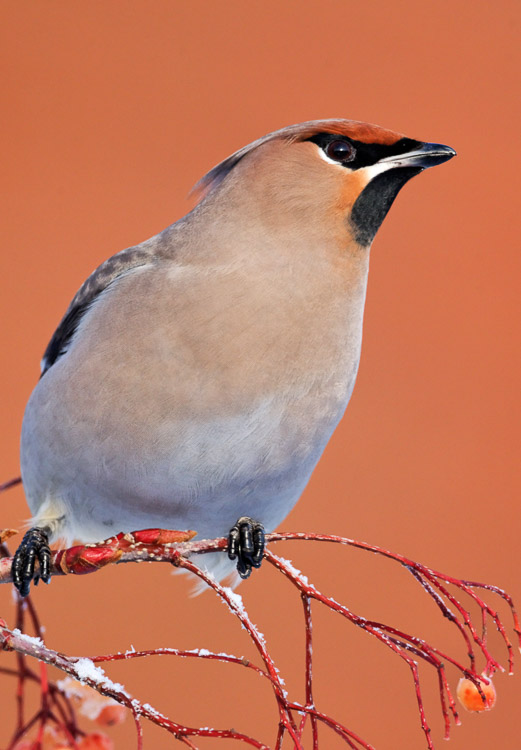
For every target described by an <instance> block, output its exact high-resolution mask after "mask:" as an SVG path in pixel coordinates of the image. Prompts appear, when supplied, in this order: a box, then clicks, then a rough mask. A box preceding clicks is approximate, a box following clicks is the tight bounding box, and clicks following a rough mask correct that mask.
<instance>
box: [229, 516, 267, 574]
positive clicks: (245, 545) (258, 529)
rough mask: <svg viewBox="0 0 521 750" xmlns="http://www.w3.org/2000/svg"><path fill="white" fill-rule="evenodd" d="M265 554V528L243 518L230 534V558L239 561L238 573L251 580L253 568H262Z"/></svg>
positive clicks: (249, 519) (256, 522)
mask: <svg viewBox="0 0 521 750" xmlns="http://www.w3.org/2000/svg"><path fill="white" fill-rule="evenodd" d="M263 554H264V526H263V525H262V524H261V523H259V522H258V521H254V520H253V518H248V517H247V516H242V517H241V518H239V520H238V521H237V523H236V524H235V526H232V528H231V529H230V533H229V534H228V557H229V558H230V560H235V559H237V572H238V573H239V575H240V577H241V578H249V576H250V574H251V569H252V568H260V566H261V562H262V556H263Z"/></svg>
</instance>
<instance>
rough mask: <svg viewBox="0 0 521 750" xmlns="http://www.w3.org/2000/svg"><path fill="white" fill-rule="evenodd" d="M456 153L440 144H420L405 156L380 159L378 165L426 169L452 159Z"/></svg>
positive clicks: (398, 155)
mask: <svg viewBox="0 0 521 750" xmlns="http://www.w3.org/2000/svg"><path fill="white" fill-rule="evenodd" d="M453 156H456V152H455V151H454V149H453V148H451V147H450V146H443V145H442V144H441V143H422V144H420V145H419V146H418V147H416V148H414V149H413V150H412V151H409V152H407V153H405V154H396V155H395V156H388V157H386V158H385V159H380V161H379V163H380V164H385V163H388V164H389V166H392V167H418V168H419V169H427V168H428V167H435V166H437V165H438V164H443V162H445V161H448V160H449V159H452V157H453Z"/></svg>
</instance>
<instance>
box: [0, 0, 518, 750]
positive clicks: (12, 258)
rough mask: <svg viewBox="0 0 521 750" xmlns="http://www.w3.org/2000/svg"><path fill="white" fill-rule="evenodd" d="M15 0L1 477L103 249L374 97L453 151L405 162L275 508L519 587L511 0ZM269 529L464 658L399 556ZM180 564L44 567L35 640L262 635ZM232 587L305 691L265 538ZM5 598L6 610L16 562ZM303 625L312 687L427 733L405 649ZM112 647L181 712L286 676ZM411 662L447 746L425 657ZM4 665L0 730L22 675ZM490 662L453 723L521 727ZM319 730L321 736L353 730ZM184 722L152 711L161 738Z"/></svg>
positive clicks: (7, 119)
mask: <svg viewBox="0 0 521 750" xmlns="http://www.w3.org/2000/svg"><path fill="white" fill-rule="evenodd" d="M1 9H2V23H1V31H0V33H1V35H2V38H1V42H0V56H1V58H2V71H3V75H2V81H3V86H2V104H3V106H2V110H3V115H2V144H3V149H2V150H3V156H2V168H1V173H0V179H1V181H2V196H1V206H2V214H3V221H2V229H1V231H2V234H3V236H2V241H1V248H2V255H1V268H2V274H1V279H0V320H1V339H0V357H1V374H2V375H1V377H2V393H3V396H4V397H3V399H2V407H1V413H2V428H1V431H0V441H1V442H0V479H7V478H8V477H10V476H13V475H15V474H17V473H18V470H19V469H18V440H19V432H20V423H21V419H22V414H23V409H24V405H25V402H26V400H27V398H28V396H29V393H30V391H31V389H32V387H33V386H34V384H35V382H36V380H37V378H38V363H39V359H40V356H41V354H42V352H43V350H44V348H45V345H46V344H47V341H48V339H49V337H50V335H51V333H52V331H53V330H54V327H55V326H56V324H57V323H58V321H59V319H60V317H61V315H62V313H63V311H64V310H65V307H66V305H67V304H68V302H69V300H70V298H71V297H72V295H73V293H74V292H75V291H76V289H77V288H78V286H79V285H80V283H81V282H82V281H83V280H84V278H85V277H86V276H87V275H88V274H89V273H90V271H91V270H92V269H93V268H94V267H95V266H97V265H98V264H99V263H100V262H101V261H103V260H104V259H105V258H106V257H108V256H109V255H111V254H113V253H114V252H116V251H118V250H120V249H122V248H124V247H126V246H128V245H131V244H135V243H137V242H140V241H141V240H143V239H145V238H147V237H149V236H151V235H152V234H154V233H156V232H157V231H159V230H160V229H162V228H164V227H165V226H166V225H168V224H169V223H171V222H172V221H174V220H175V219H176V218H178V217H179V216H181V215H182V214H183V213H185V212H186V211H187V210H188V208H189V207H190V204H189V203H188V202H187V200H186V197H185V196H186V195H187V193H188V190H189V188H190V187H191V186H192V185H193V184H194V183H195V182H196V181H197V179H198V178H199V177H200V176H201V175H202V174H203V173H204V172H206V171H207V170H208V169H209V168H210V167H211V166H212V165H213V164H215V163H216V162H217V161H219V160H220V159H222V158H223V157H225V156H227V155H228V154H229V153H231V152H232V151H234V150H235V149H237V148H239V147H240V146H242V145H244V144H245V143H247V142H249V141H251V140H253V139H254V138H256V137H258V136H260V135H262V134H264V133H266V132H268V131H270V130H273V129H275V128H278V127H281V126H284V125H287V124H290V123H294V122H299V121H303V120H307V119H312V118H322V117H347V118H354V119H360V120H367V121H369V122H376V123H379V124H381V125H383V126H385V127H389V128H392V129H395V130H398V131H402V132H404V133H406V134H407V135H408V136H410V137H413V138H419V139H425V140H432V141H437V142H441V143H447V144H449V145H451V146H453V147H454V148H456V150H457V151H458V158H457V159H455V160H453V161H452V162H451V163H450V164H447V165H445V166H443V167H441V168H439V169H438V168H437V169H434V170H432V171H429V172H428V173H426V174H424V175H422V176H421V177H419V178H417V179H415V180H413V181H412V183H410V184H409V185H408V186H407V187H406V188H405V189H404V190H403V192H402V194H401V195H400V196H399V198H398V200H397V202H396V205H395V206H394V207H393V209H392V210H391V213H390V215H389V217H388V218H387V219H386V221H385V222H384V225H383V227H382V228H381V230H380V232H379V234H378V236H377V239H376V242H375V244H374V247H373V258H372V268H371V273H370V279H369V292H368V299H367V308H366V317H365V337H364V345H363V354H362V362H361V368H360V374H359V378H358V383H357V386H356V388H355V392H354V396H353V399H352V402H351V405H350V407H349V409H348V413H347V416H346V418H345V419H344V420H343V422H342V424H341V426H340V427H339V429H338V430H337V432H336V433H335V435H334V437H333V439H332V440H331V443H330V444H329V446H328V448H327V450H326V452H325V454H324V457H323V459H322V460H321V462H320V465H319V467H318V468H317V470H316V471H315V474H314V476H313V478H312V480H311V482H310V484H309V487H308V488H307V490H306V492H305V493H304V496H303V498H302V500H301V502H300V503H299V505H298V506H297V507H296V508H295V510H294V511H293V512H292V514H291V515H290V516H289V518H288V519H287V521H286V522H285V523H284V527H285V528H286V529H291V530H310V531H311V530H316V531H322V532H330V533H338V534H343V535H347V536H351V537H356V538H360V539H363V540H366V541H368V542H372V543H375V544H381V545H384V546H386V547H388V548H390V549H393V550H396V551H400V552H402V553H404V554H406V555H409V556H411V557H413V558H416V559H420V560H422V561H423V562H425V563H427V564H429V565H432V566H433V567H436V568H438V569H441V570H444V571H446V572H448V573H452V574H454V575H460V576H462V577H468V578H472V579H477V580H485V581H489V582H493V583H496V584H499V585H501V586H504V587H505V588H507V589H508V590H509V591H511V592H512V593H513V594H514V595H515V596H516V597H517V599H518V600H520V601H521V591H520V585H519V529H520V512H519V508H520V502H519V495H520V489H521V488H520V484H521V476H520V472H519V460H518V451H519V438H520V426H519V425H520V424H521V419H520V417H521V414H520V404H521V401H520V395H519V394H520V387H519V383H520V374H521V373H520V370H521V356H520V352H521V347H520V341H519V337H520V332H521V326H520V303H519V300H520V288H519V287H520V282H519V278H520V272H521V261H520V248H519V241H518V224H519V173H520V169H521V159H520V147H519V125H520V121H519V97H518V91H519V78H518V75H519V67H520V66H519V60H520V58H519V38H520V32H521V29H520V26H521V24H520V13H519V3H518V1H517V0H512V1H510V0H502V2H496V3H494V4H492V3H488V2H484V0H475V2H468V1H467V2H458V1H456V2H455V0H441V1H440V0H437V1H436V2H432V1H428V0H427V1H424V2H421V3H418V2H413V1H412V0H397V1H395V2H388V0H378V2H377V1H374V2H371V1H370V0H368V1H367V2H365V3H355V2H351V1H350V0H344V2H339V1H337V2H335V1H334V0H322V2H310V1H307V0H304V1H302V0H300V1H299V2H296V1H291V2H290V1H288V0H286V1H285V2H280V0H278V1H276V0H262V2H257V1H255V2H243V1H241V0H226V1H223V2H209V1H208V0H207V1H206V2H203V1H202V0H189V2H177V1H175V0H154V1H153V2H145V0H133V2H128V1H127V0H125V1H123V0H119V1H116V0H88V2H77V1H76V0H67V2H63V0H46V1H45V2H28V1H25V2H20V0H14V1H13V2H9V3H7V2H3V3H2V4H1ZM0 502H1V508H2V512H1V522H0V525H1V526H4V527H9V526H13V525H14V526H18V525H19V524H20V523H21V520H22V519H24V518H26V517H27V515H28V511H27V508H26V505H25V503H24V500H23V494H22V491H21V489H20V488H17V489H16V490H12V491H10V493H9V494H6V495H4V496H2V498H1V499H0ZM277 551H278V552H280V553H281V554H283V555H285V556H286V557H290V558H291V559H292V560H293V561H294V562H295V564H296V565H298V567H299V568H301V569H303V570H304V571H305V572H306V573H307V574H308V575H309V576H310V577H311V579H312V580H314V581H316V582H317V583H318V584H319V585H321V586H323V587H324V588H325V589H326V590H327V591H329V592H331V593H333V594H334V596H335V597H336V598H337V599H339V600H341V601H343V602H345V603H346V604H348V605H349V606H350V607H351V608H352V609H353V610H354V611H355V612H357V613H359V614H364V615H366V616H370V617H373V618H375V619H382V620H386V621H388V622H391V623H392V624H394V625H396V626H398V627H399V626H402V627H404V628H407V629H409V630H412V631H413V632H415V633H417V634H419V635H423V636H425V637H428V638H429V639H430V640H431V641H433V642H435V643H436V644H437V645H439V646H440V647H442V648H446V649H447V650H452V651H453V652H454V653H455V654H457V655H458V656H459V657H460V658H461V659H464V656H465V655H464V650H463V648H462V647H461V644H460V641H459V640H458V638H457V637H456V635H455V634H454V633H453V632H452V629H451V628H450V626H449V624H448V623H447V622H446V621H444V620H443V618H442V617H441V616H440V614H439V612H438V611H437V609H436V608H435V607H434V606H431V605H430V604H429V602H428V600H427V599H426V597H425V595H424V594H423V593H422V592H421V590H420V589H419V587H417V586H416V587H415V586H414V585H413V583H412V582H411V581H409V580H408V577H407V576H406V575H405V573H403V572H400V570H398V569H396V570H395V568H394V567H393V566H392V565H391V564H390V563H386V562H385V561H381V560H380V561H379V560H377V559H376V558H374V557H373V556H369V555H367V554H366V555H364V554H363V553H359V552H358V553H357V552H353V551H349V550H331V551H330V550H329V549H326V547H324V546H318V545H313V544H311V543H310V544H297V543H293V544H286V545H278V546H277ZM44 589H45V590H44ZM188 591H189V584H188V582H187V581H185V580H182V579H179V578H175V577H172V576H171V573H170V570H169V569H167V567H166V566H158V565H155V566H154V567H149V566H141V567H137V566H124V567H120V568H114V569H111V570H106V571H104V572H101V573H99V574H97V575H95V576H92V577H87V578H84V579H82V580H81V581H80V580H78V579H73V578H72V577H71V578H68V579H59V580H56V581H54V582H53V583H52V585H51V586H50V587H49V588H46V587H40V589H38V590H37V591H36V593H35V596H34V599H35V601H36V604H37V606H38V608H39V611H40V613H41V616H42V619H43V621H44V623H45V624H46V626H47V632H46V639H47V643H48V645H49V646H51V647H53V648H56V649H59V650H62V651H64V652H65V653H69V654H82V655H86V654H93V653H103V652H109V651H113V650H118V649H121V650H124V649H126V648H128V647H129V646H130V645H131V644H133V645H134V646H135V647H136V648H137V649H139V648H152V647H157V646H165V645H169V646H177V647H180V648H194V647H206V648H213V649H217V650H223V651H227V652H235V653H239V654H250V655H252V652H251V649H250V648H249V645H248V643H247V639H246V636H245V634H244V633H243V632H242V631H241V629H240V627H239V626H238V624H237V623H236V622H235V621H234V620H233V619H232V617H231V616H229V615H228V613H227V612H226V610H225V608H224V607H223V606H222V605H221V604H220V603H219V602H218V601H217V600H216V599H215V597H214V596H213V595H212V594H205V595H204V596H202V597H200V598H198V599H195V600H193V599H189V598H188V597H187V592H188ZM240 593H241V594H242V595H243V597H244V600H245V603H246V605H247V607H248V608H251V613H252V616H253V619H254V620H255V621H256V622H257V623H258V624H259V627H260V628H261V630H263V631H264V632H265V634H266V635H267V637H268V643H269V645H270V647H271V648H272V651H273V653H274V656H275V658H276V660H277V661H278V662H279V663H280V667H281V669H282V672H283V673H284V675H285V676H286V680H287V683H288V687H289V688H290V689H291V691H292V692H293V693H294V694H296V695H297V696H298V697H299V698H302V659H303V650H302V646H303V642H302V629H301V624H300V619H299V617H300V611H299V607H298V601H297V597H296V596H294V599H295V601H293V598H291V597H290V594H291V593H292V592H290V591H289V590H288V587H287V586H285V585H284V583H283V582H279V581H278V578H277V577H276V576H275V574H274V572H273V571H272V570H269V569H267V566H265V567H264V569H262V570H261V572H260V573H256V574H255V575H254V576H253V578H252V580H251V581H250V582H248V583H247V584H245V585H243V586H241V588H240ZM0 606H1V611H0V614H1V615H2V616H5V617H7V618H8V620H9V621H10V622H12V603H11V592H10V590H9V587H8V586H4V587H2V590H1V592H0ZM502 611H503V610H502ZM504 614H505V617H506V612H504ZM316 631H317V632H316V647H315V652H316V698H317V702H318V705H319V707H321V708H322V710H324V711H327V712H330V713H331V714H333V715H336V716H337V717H338V718H339V719H340V720H343V721H344V722H345V723H346V724H347V725H348V726H349V727H351V728H352V729H353V730H354V731H356V732H358V733H359V734H360V735H362V736H363V737H365V738H366V739H367V740H368V741H370V742H371V743H372V744H374V745H375V747H376V748H378V750H397V748H424V747H425V741H424V738H423V736H422V734H421V732H420V729H419V719H418V716H417V713H416V707H415V698H414V692H413V687H412V683H411V680H410V676H409V673H408V670H407V669H406V667H405V665H403V664H401V663H399V662H398V660H397V659H396V657H394V656H392V655H391V654H390V653H388V652H387V650H386V649H384V648H383V647H381V646H378V645H377V644H374V643H373V642H372V641H371V639H370V638H369V637H367V636H364V634H363V633H360V632H357V631H356V629H355V628H354V627H352V626H351V627H350V626H348V625H347V624H346V623H344V622H342V621H341V620H340V618H338V617H333V616H329V615H326V614H324V613H320V612H318V610H317V617H316ZM493 645H494V647H495V648H496V649H499V653H500V654H501V655H502V656H503V651H502V650H501V646H500V644H499V642H498V641H497V640H494V639H493ZM2 660H3V661H4V662H6V661H7V657H5V658H4V657H2ZM520 668H521V667H520V666H519V664H518V670H519V669H520ZM107 671H108V673H109V674H110V675H111V676H112V677H113V678H114V679H117V680H120V681H122V682H124V683H125V685H126V686H127V688H128V689H129V690H130V691H131V692H132V693H133V694H134V695H135V696H136V697H138V698H140V699H142V700H145V701H149V702H150V703H151V704H152V705H154V706H156V707H157V708H158V709H160V710H163V711H165V712H166V713H167V714H169V715H171V716H172V718H174V719H176V720H178V721H181V722H185V723H188V724H190V723H192V724H193V723H197V724H202V725H218V726H234V727H236V728H237V729H241V730H243V731H247V732H249V733H251V734H252V735H254V736H258V737H259V738H260V739H263V740H264V741H266V742H267V743H268V744H273V742H274V736H275V726H276V715H275V711H274V707H273V701H272V697H271V695H270V693H269V691H268V689H267V688H266V687H265V686H264V685H263V684H259V683H260V681H259V680H258V678H256V677H255V676H251V675H249V674H247V675H243V674H242V673H241V671H240V668H238V667H233V666H227V665H216V664H211V665H206V664H200V663H195V662H194V661H190V662H183V661H177V660H173V659H167V660H164V661H162V660H160V659H157V660H148V661H145V662H143V663H141V664H138V663H136V662H133V663H127V664H118V665H116V666H115V667H113V668H111V667H110V666H109V668H108V669H107ZM422 674H423V677H424V691H425V697H426V702H427V709H428V712H429V716H430V720H431V725H432V727H433V732H434V738H435V740H436V747H438V748H440V747H442V745H443V740H442V724H441V718H440V714H439V710H438V704H437V688H436V681H435V676H434V675H433V674H431V673H430V672H429V671H428V670H427V669H423V671H422ZM452 678H453V684H455V678H454V675H452ZM0 685H1V691H2V693H1V700H0V746H3V745H4V744H5V742H6V739H7V735H8V732H9V731H10V728H11V723H12V720H13V719H12V711H13V704H12V703H11V696H12V694H13V692H14V684H13V683H9V682H8V679H7V678H2V679H1V681H0ZM496 685H497V689H498V693H499V697H498V703H497V707H496V708H495V709H494V711H492V712H491V713H489V714H487V715H485V716H474V715H469V714H465V715H464V716H463V727H461V728H455V729H454V731H453V739H452V741H451V745H450V748H451V750H458V749H460V750H461V749H463V748H470V747H472V748H473V750H485V749H487V750H488V749H489V748H490V747H497V748H501V749H502V750H519V747H520V745H521V711H520V710H519V705H520V699H521V680H520V679H519V677H517V678H508V677H506V676H499V677H498V678H497V680H496ZM463 713H464V712H463ZM133 733H134V729H133V726H132V722H131V721H130V719H129V720H128V721H127V723H126V724H125V725H124V726H123V727H121V728H118V729H117V730H115V731H113V733H112V734H113V736H114V738H116V740H117V747H118V748H119V749H120V750H121V748H131V747H134V746H135V740H134V738H133ZM323 737H324V739H323V741H322V743H321V750H326V748H327V750H329V749H330V748H336V747H340V746H342V747H345V746H344V745H340V743H339V741H338V739H337V738H336V737H335V736H334V735H332V734H331V733H328V732H327V731H325V732H324V734H323ZM174 745H175V742H174V741H173V740H172V739H171V738H170V737H169V736H168V735H166V734H165V733H164V732H162V731H161V730H158V729H155V728H153V727H152V728H148V727H147V728H146V731H145V747H146V748H147V750H151V749H152V748H155V749H156V750H160V749H162V748H170V747H172V746H174ZM199 745H200V746H201V748H206V747H208V748H212V747H216V748H224V747H228V746H231V745H233V747H238V746H239V745H237V744H235V743H231V742H228V743H227V742H222V743H219V742H218V741H207V742H203V741H201V742H200V743H199Z"/></svg>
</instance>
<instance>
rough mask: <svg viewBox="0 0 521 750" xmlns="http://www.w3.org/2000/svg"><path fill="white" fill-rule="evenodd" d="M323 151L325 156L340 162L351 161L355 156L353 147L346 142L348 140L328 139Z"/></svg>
mask: <svg viewBox="0 0 521 750" xmlns="http://www.w3.org/2000/svg"><path fill="white" fill-rule="evenodd" d="M324 151H325V153H326V156H329V158H330V159H333V160H334V161H338V162H340V163H341V164H346V163H347V162H349V161H353V159H354V158H355V156H356V149H355V147H354V146H352V145H351V144H350V143H348V141H340V140H338V141H330V142H329V143H328V144H327V146H326V147H325V149H324Z"/></svg>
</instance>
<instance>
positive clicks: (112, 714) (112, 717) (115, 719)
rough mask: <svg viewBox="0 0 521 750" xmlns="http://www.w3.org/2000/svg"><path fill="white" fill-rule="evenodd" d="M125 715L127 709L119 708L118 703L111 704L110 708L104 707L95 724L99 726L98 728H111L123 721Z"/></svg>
mask: <svg viewBox="0 0 521 750" xmlns="http://www.w3.org/2000/svg"><path fill="white" fill-rule="evenodd" d="M126 715H127V709H126V708H125V706H121V705H120V704H119V703H113V704H111V705H110V706H105V707H104V708H102V709H101V711H100V712H99V714H98V716H97V717H96V724H99V725H100V727H113V726H115V725H116V724H121V723H122V722H123V721H125V717H126Z"/></svg>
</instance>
